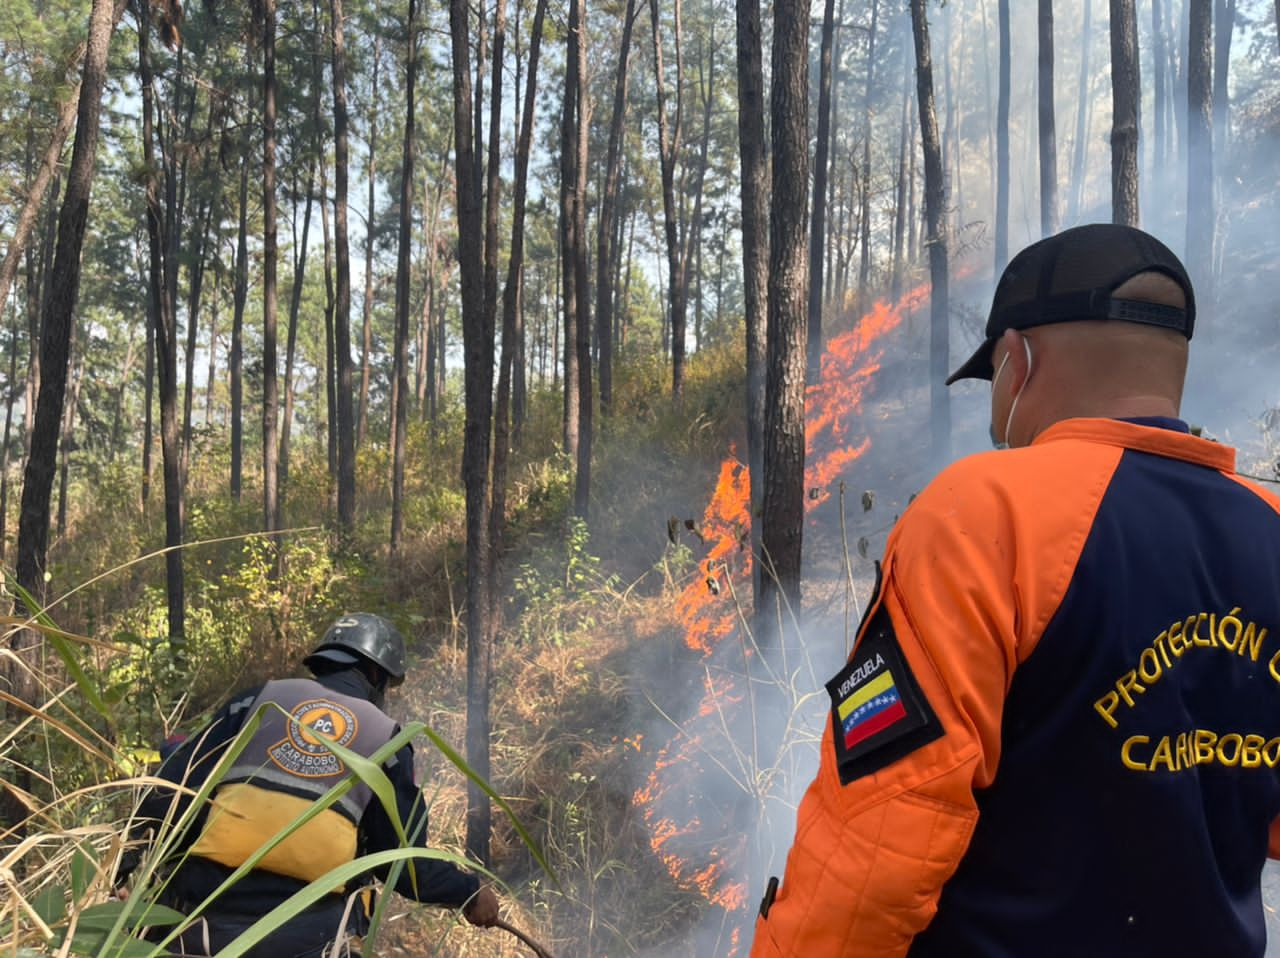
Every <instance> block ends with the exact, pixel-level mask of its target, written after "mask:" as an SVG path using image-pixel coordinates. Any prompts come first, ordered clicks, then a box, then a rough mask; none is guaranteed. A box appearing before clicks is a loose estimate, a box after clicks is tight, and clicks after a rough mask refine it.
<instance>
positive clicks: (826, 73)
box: [805, 0, 874, 383]
mask: <svg viewBox="0 0 1280 958" xmlns="http://www.w3.org/2000/svg"><path fill="white" fill-rule="evenodd" d="M872 2H873V3H874V0H872ZM835 19H836V3H835V0H826V3H825V4H824V5H823V10H822V45H821V46H820V47H819V53H818V142H817V147H816V151H815V154H814V160H813V194H812V195H813V215H812V217H811V218H810V221H809V305H808V309H809V315H808V324H809V330H808V343H807V347H806V351H805V379H806V380H807V381H808V382H810V383H812V382H816V381H817V379H818V374H819V372H820V370H821V366H822V270H823V261H824V260H823V253H824V252H825V249H824V248H825V246H826V239H827V164H828V162H829V157H830V155H831V46H832V42H833V40H834V37H835Z"/></svg>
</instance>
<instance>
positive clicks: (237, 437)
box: [227, 156, 249, 502]
mask: <svg viewBox="0 0 1280 958" xmlns="http://www.w3.org/2000/svg"><path fill="white" fill-rule="evenodd" d="M248 231H249V157H248V156H242V157H241V158H240V225H239V229H238V231H237V233H236V277H235V290H234V292H233V294H232V314H231V354H230V356H229V358H228V363H227V365H228V367H229V368H228V370H227V372H228V373H229V374H230V376H231V498H232V499H234V500H236V502H239V501H240V491H241V483H242V481H243V480H242V470H243V456H244V374H243V369H244V310H245V303H246V301H247V300H248V298H249V239H248Z"/></svg>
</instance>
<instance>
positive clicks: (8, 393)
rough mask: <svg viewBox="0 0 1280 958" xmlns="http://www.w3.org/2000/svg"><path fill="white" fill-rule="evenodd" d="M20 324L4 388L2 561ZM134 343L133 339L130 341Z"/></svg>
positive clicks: (16, 325) (0, 484) (0, 504)
mask: <svg viewBox="0 0 1280 958" xmlns="http://www.w3.org/2000/svg"><path fill="white" fill-rule="evenodd" d="M19 330H20V324H19V323H18V322H17V321H16V318H15V321H14V324H13V333H12V334H11V337H10V339H9V378H8V380H6V382H5V390H4V394H5V395H4V442H3V445H0V562H3V561H4V559H5V553H6V552H7V551H8V550H7V546H8V526H9V441H10V438H11V436H12V434H13V401H14V398H15V397H16V396H17V394H18V389H17V385H18V333H19ZM130 345H132V340H131V341H130Z"/></svg>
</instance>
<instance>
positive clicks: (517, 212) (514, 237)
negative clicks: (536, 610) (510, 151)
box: [489, 0, 603, 605]
mask: <svg viewBox="0 0 1280 958" xmlns="http://www.w3.org/2000/svg"><path fill="white" fill-rule="evenodd" d="M546 16H547V0H538V3H537V6H536V7H535V8H534V13H533V27H532V32H531V35H530V41H529V72H528V75H527V76H526V78H525V83H526V88H525V94H524V103H523V112H522V114H521V118H520V131H519V133H518V135H517V137H516V157H515V184H514V187H513V189H512V204H511V205H512V209H511V252H510V256H509V257H508V259H507V282H506V286H504V287H503V290H502V355H501V358H500V361H499V364H498V398H497V406H496V407H495V410H494V417H493V501H492V504H491V507H490V508H491V510H492V511H491V513H490V517H489V540H490V541H489V548H490V549H491V550H492V554H493V558H494V560H495V562H494V568H493V569H492V570H491V575H492V577H493V583H492V584H493V586H494V593H493V596H492V597H491V599H490V601H491V602H492V603H494V604H495V605H496V603H497V601H498V588H499V586H498V570H497V567H496V560H497V559H499V558H500V557H501V555H502V551H503V540H504V539H505V538H506V518H507V461H508V458H509V454H510V447H511V442H512V440H511V437H512V434H513V431H514V430H513V423H512V419H514V418H515V417H514V416H513V415H512V412H513V402H512V399H513V396H512V378H513V376H512V373H513V371H514V366H515V364H516V363H517V362H522V359H521V358H520V357H519V346H518V344H519V337H520V331H519V329H518V328H517V326H518V322H519V318H520V312H521V310H520V291H521V288H522V285H523V276H524V223H525V201H526V197H527V194H528V184H529V154H530V151H531V149H532V145H533V124H534V108H535V106H536V100H537V92H538V62H539V60H540V59H541V53H542V28H543V23H544V22H545V20H546ZM602 215H603V214H602ZM602 355H603V354H602ZM602 362H603V359H602ZM517 422H518V420H517ZM517 428H518V427H517Z"/></svg>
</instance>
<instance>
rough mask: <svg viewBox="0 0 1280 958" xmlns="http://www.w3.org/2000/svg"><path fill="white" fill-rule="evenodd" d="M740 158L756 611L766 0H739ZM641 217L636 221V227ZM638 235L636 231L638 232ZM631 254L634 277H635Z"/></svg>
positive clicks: (765, 241)
mask: <svg viewBox="0 0 1280 958" xmlns="http://www.w3.org/2000/svg"><path fill="white" fill-rule="evenodd" d="M735 7H736V11H737V41H738V43H737V62H738V160H739V164H740V165H739V172H740V178H739V181H740V184H741V185H740V195H741V201H742V274H743V277H742V295H743V311H744V314H745V315H744V326H745V327H746V340H747V350H746V351H747V469H748V473H749V477H750V479H749V485H750V487H751V555H752V556H753V562H752V572H753V575H754V579H755V581H754V583H753V595H754V609H755V612H756V613H757V614H761V613H762V611H763V608H764V607H763V596H762V594H761V590H760V570H761V568H762V566H763V563H762V562H760V559H759V557H760V520H759V517H760V515H761V509H762V508H763V502H764V419H765V402H764V396H765V365H766V349H767V339H768V337H767V330H768V322H769V315H768V300H769V206H768V196H769V152H768V142H767V140H766V139H765V128H764V63H763V59H764V55H763V50H762V45H761V38H760V0H736V2H735ZM634 223H635V221H634V220H632V225H633V229H634ZM632 235H633V237H634V232H633V234H632ZM629 264H630V256H629V255H628V276H630V265H629Z"/></svg>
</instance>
